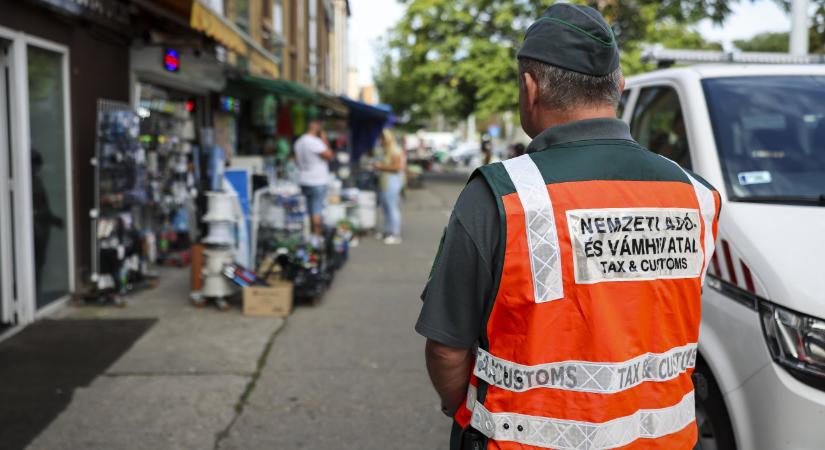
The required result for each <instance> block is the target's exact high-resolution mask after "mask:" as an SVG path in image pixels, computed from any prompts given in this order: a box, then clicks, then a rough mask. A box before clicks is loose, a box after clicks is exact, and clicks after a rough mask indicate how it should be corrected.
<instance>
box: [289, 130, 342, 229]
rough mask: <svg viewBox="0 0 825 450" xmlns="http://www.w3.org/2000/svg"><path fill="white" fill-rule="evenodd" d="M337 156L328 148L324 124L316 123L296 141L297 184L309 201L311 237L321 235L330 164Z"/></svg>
mask: <svg viewBox="0 0 825 450" xmlns="http://www.w3.org/2000/svg"><path fill="white" fill-rule="evenodd" d="M333 156H334V154H333V152H332V150H330V148H329V141H327V137H326V134H325V133H324V131H323V130H322V128H321V122H320V121H318V120H313V121H311V122H310V123H309V128H308V129H307V132H306V133H305V134H304V135H303V136H301V137H300V138H298V140H297V141H295V163H296V165H297V166H298V171H299V174H298V182H299V183H300V185H301V191H302V192H303V193H304V196H305V197H306V199H307V208H308V209H309V215H310V217H311V219H312V233H313V234H315V235H316V236H317V235H320V234H321V216H322V215H323V212H324V202H325V200H326V195H327V183H329V161H331V160H332V158H333Z"/></svg>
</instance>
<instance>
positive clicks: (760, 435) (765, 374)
mask: <svg viewBox="0 0 825 450" xmlns="http://www.w3.org/2000/svg"><path fill="white" fill-rule="evenodd" d="M727 403H728V405H729V407H730V409H731V411H730V413H731V419H732V420H734V421H735V422H738V426H736V428H738V429H739V430H740V431H742V432H748V436H747V438H745V439H741V438H740V436H737V441H738V443H739V447H740V450H743V449H747V448H754V449H765V450H774V449H787V450H822V449H823V448H825V392H823V391H821V390H819V389H816V388H813V387H810V386H808V385H807V384H804V383H802V382H801V381H799V380H797V379H796V378H794V377H793V376H791V375H790V374H789V373H788V372H787V371H786V370H785V369H783V368H782V367H781V366H779V365H777V364H776V363H773V362H771V363H769V364H767V365H766V366H765V367H763V368H762V369H761V370H759V371H758V372H757V373H756V374H754V375H753V376H752V377H751V378H749V379H748V380H747V381H745V383H744V384H742V386H740V387H739V388H738V389H736V390H734V391H732V392H730V393H728V395H727ZM743 419H744V420H743ZM742 437H744V436H742ZM746 443H748V444H750V445H749V446H747V447H745V446H743V444H746ZM746 445H747V444H746Z"/></svg>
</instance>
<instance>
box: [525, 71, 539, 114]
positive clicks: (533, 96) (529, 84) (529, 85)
mask: <svg viewBox="0 0 825 450" xmlns="http://www.w3.org/2000/svg"><path fill="white" fill-rule="evenodd" d="M521 83H522V86H523V87H524V94H525V96H526V97H525V99H526V100H527V105H529V106H530V107H531V108H534V107H535V106H537V105H538V103H539V101H540V98H539V96H540V93H539V84H538V83H537V82H536V79H535V78H533V75H531V74H530V73H529V72H522V73H521Z"/></svg>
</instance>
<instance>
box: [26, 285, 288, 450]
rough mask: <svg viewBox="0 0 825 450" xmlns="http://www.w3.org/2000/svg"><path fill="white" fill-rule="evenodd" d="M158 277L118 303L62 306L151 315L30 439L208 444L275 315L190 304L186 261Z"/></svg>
mask: <svg viewBox="0 0 825 450" xmlns="http://www.w3.org/2000/svg"><path fill="white" fill-rule="evenodd" d="M160 279H161V283H160V285H159V286H157V287H156V288H155V289H151V290H147V291H143V292H140V293H138V294H136V295H134V296H133V297H131V298H130V299H129V305H128V306H127V307H125V308H115V307H101V308H98V307H84V308H73V307H69V308H67V309H66V314H65V317H64V318H63V319H64V320H76V319H90V318H93V319H124V318H157V323H156V324H155V325H154V326H153V327H152V328H151V329H150V330H149V331H148V332H147V333H146V334H145V335H143V337H142V338H141V339H140V340H138V341H137V342H136V343H135V345H134V346H133V347H132V348H131V349H130V350H129V351H128V352H127V353H125V354H124V355H123V356H122V357H121V358H120V359H119V360H118V361H117V362H115V363H114V364H113V365H112V366H111V367H110V368H109V369H108V370H106V371H105V372H104V373H103V375H102V376H100V377H98V378H97V379H96V380H95V381H94V382H93V383H92V384H91V385H90V386H88V387H87V388H81V389H78V390H76V391H75V392H74V396H73V398H72V401H71V403H70V405H69V407H68V408H67V409H66V411H64V412H63V413H62V414H61V415H60V416H59V417H58V418H57V419H56V420H55V421H54V422H52V423H51V425H50V426H49V427H48V428H47V429H46V430H45V431H44V432H43V433H42V434H41V435H40V436H39V437H37V438H36V439H35V440H34V441H33V442H32V444H31V445H30V447H29V448H31V449H49V450H52V449H67V450H68V449H78V448H100V449H207V448H213V447H214V445H215V439H216V436H217V435H219V434H220V433H221V432H222V431H223V430H224V429H225V428H226V426H227V424H228V423H230V422H231V421H232V420H233V418H234V416H235V414H236V407H237V405H238V402H239V401H240V399H241V397H242V396H243V394H244V392H245V391H246V390H247V388H248V387H249V386H250V384H251V382H252V380H253V379H254V378H255V375H256V372H257V370H258V364H259V360H260V358H261V355H262V354H263V353H264V351H265V349H267V348H268V345H269V343H270V342H271V340H272V339H273V338H274V336H275V334H276V333H277V332H278V330H279V329H280V328H281V326H282V325H283V320H282V319H261V318H250V317H244V316H243V315H241V313H240V311H238V310H232V311H230V312H219V311H217V310H214V309H210V308H203V309H198V308H194V307H193V306H192V305H191V304H190V303H189V301H188V293H189V271H188V270H187V269H166V270H164V272H163V274H162V276H161V278H160ZM90 351H94V349H90Z"/></svg>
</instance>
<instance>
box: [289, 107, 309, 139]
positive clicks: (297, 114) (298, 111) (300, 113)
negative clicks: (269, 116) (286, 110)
mask: <svg viewBox="0 0 825 450" xmlns="http://www.w3.org/2000/svg"><path fill="white" fill-rule="evenodd" d="M290 115H291V116H292V129H293V131H294V133H295V136H300V135H302V134H304V133H306V131H307V108H306V106H304V104H303V103H295V104H293V105H292V108H290Z"/></svg>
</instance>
